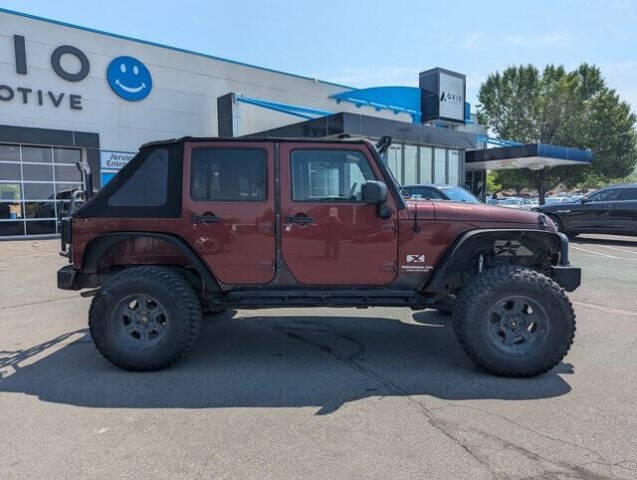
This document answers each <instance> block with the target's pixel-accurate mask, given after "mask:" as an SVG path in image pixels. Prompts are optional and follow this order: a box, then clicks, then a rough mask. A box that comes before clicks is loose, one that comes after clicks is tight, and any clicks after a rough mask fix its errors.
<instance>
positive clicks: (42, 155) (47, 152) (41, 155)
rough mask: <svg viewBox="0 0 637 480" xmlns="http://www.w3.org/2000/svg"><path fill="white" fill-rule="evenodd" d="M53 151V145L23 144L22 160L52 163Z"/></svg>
mask: <svg viewBox="0 0 637 480" xmlns="http://www.w3.org/2000/svg"><path fill="white" fill-rule="evenodd" d="M52 153H53V152H52V150H51V147H25V146H22V161H23V162H46V163H51V161H52V159H53V155H52Z"/></svg>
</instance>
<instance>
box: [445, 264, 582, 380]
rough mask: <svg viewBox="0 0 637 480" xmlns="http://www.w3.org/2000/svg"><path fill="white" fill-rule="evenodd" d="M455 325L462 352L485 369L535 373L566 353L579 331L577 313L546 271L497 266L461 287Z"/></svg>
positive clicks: (517, 374)
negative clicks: (576, 319) (543, 272)
mask: <svg viewBox="0 0 637 480" xmlns="http://www.w3.org/2000/svg"><path fill="white" fill-rule="evenodd" d="M454 330H455V333H456V337H457V338H458V341H459V342H460V345H461V346H462V348H463V349H464V351H465V352H466V353H467V355H468V356H469V357H470V358H471V359H472V360H473V361H474V362H475V363H476V364H477V365H478V366H480V367H482V368H483V369H484V370H486V371H488V372H490V373H493V374H495V375H502V376H513V377H531V376H534V375H539V374H541V373H544V372H547V371H548V370H550V369H551V368H553V367H554V366H555V365H557V364H558V363H559V362H560V361H561V360H562V359H563V358H564V356H565V355H566V353H567V352H568V350H569V348H570V346H571V344H572V343H573V338H574V336H575V313H574V312H573V307H572V305H571V303H570V301H569V300H568V298H567V297H566V294H565V293H564V290H562V288H560V286H559V285H558V284H557V283H555V282H554V281H553V280H551V279H550V278H548V277H547V276H545V275H542V274H541V273H539V272H536V271H533V270H530V269H525V268H522V267H514V266H509V267H498V268H493V269H489V270H487V271H485V272H483V273H481V274H479V275H477V276H476V277H474V278H473V279H472V280H471V281H470V282H469V284H468V285H467V286H466V287H465V288H464V289H463V291H462V293H461V294H460V297H459V299H458V302H457V303H456V306H455V310H454Z"/></svg>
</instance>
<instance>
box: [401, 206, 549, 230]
mask: <svg viewBox="0 0 637 480" xmlns="http://www.w3.org/2000/svg"><path fill="white" fill-rule="evenodd" d="M416 208H418V218H421V219H423V220H425V219H432V217H433V219H436V220H450V221H466V222H487V223H488V222H498V223H523V224H533V225H537V224H538V223H539V222H538V216H539V214H538V213H536V212H529V211H526V210H516V209H513V208H505V207H498V206H495V205H485V204H482V203H464V202H449V201H435V202H429V201H413V202H407V209H408V211H409V218H413V217H414V214H415V210H416Z"/></svg>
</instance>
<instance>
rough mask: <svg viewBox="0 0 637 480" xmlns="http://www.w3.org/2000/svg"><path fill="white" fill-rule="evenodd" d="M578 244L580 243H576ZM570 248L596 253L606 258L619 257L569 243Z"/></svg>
mask: <svg viewBox="0 0 637 480" xmlns="http://www.w3.org/2000/svg"><path fill="white" fill-rule="evenodd" d="M578 245H580V244H578ZM571 248H573V249H575V250H581V251H582V252H586V253H592V254H594V255H598V256H600V257H606V258H617V259H618V258H619V257H615V256H613V255H608V254H607V253H600V252H596V251H595V250H587V249H586V248H581V247H578V246H576V245H575V244H571Z"/></svg>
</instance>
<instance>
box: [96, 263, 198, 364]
mask: <svg viewBox="0 0 637 480" xmlns="http://www.w3.org/2000/svg"><path fill="white" fill-rule="evenodd" d="M201 317H202V313H201V302H200V300H199V298H198V297H197V295H195V293H194V291H193V290H192V288H191V287H190V286H189V285H188V283H187V282H186V280H185V279H184V278H183V277H182V276H181V275H179V274H178V273H176V272H175V271H174V270H171V269H168V268H163V267H150V266H142V267H133V268H129V269H126V270H123V271H122V272H120V273H118V274H116V275H114V276H113V277H111V278H109V279H108V280H107V281H106V282H105V284H104V286H103V287H102V288H100V290H99V291H98V292H97V295H96V296H95V297H94V298H93V302H92V303H91V309H90V311H89V329H90V333H91V337H92V338H93V342H94V343H95V346H96V347H97V349H98V350H99V351H100V353H101V354H102V355H103V356H104V357H105V358H106V359H107V360H109V361H110V362H111V363H113V364H114V365H116V366H118V367H121V368H124V369H126V370H159V369H161V368H164V367H167V366H168V365H170V364H172V363H174V362H176V361H177V360H178V359H180V358H181V357H182V356H184V355H185V354H186V353H187V352H188V351H189V350H190V349H191V348H192V347H193V345H194V343H195V341H196V339H197V337H198V335H199V326H200V323H201Z"/></svg>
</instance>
